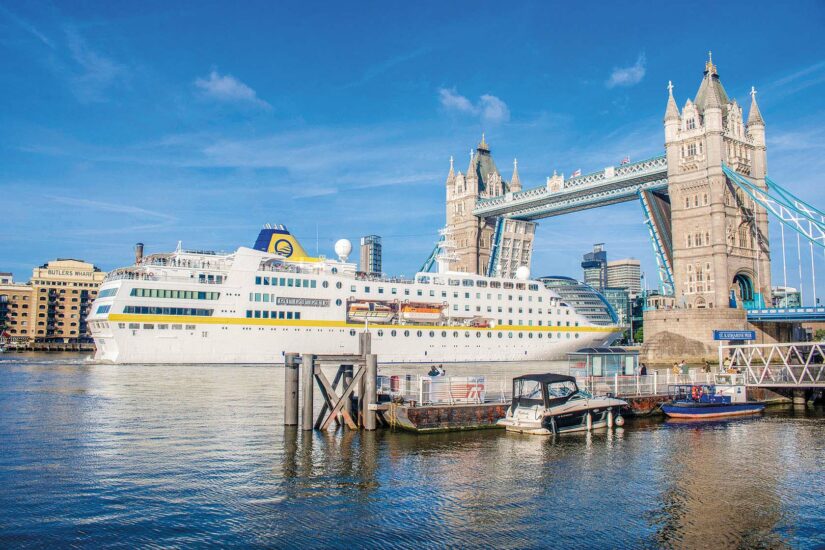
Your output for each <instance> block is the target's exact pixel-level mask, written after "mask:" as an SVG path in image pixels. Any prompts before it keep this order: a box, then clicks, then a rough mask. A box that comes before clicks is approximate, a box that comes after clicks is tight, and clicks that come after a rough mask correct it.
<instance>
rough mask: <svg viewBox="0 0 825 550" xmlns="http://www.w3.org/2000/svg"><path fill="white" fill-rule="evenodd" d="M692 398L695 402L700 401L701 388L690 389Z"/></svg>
mask: <svg viewBox="0 0 825 550" xmlns="http://www.w3.org/2000/svg"><path fill="white" fill-rule="evenodd" d="M690 396H691V397H692V398H693V400H694V401H696V400H697V399H699V388H697V387H696V386H693V387H692V388H691V389H690Z"/></svg>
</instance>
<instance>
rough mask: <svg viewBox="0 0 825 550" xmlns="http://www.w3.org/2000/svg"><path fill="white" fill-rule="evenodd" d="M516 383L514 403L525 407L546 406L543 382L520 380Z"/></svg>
mask: <svg viewBox="0 0 825 550" xmlns="http://www.w3.org/2000/svg"><path fill="white" fill-rule="evenodd" d="M514 382H515V384H514V387H513V403H515V404H517V405H525V406H534V405H543V404H544V396H543V395H542V394H541V382H538V381H536V380H518V379H517V380H515V381H514Z"/></svg>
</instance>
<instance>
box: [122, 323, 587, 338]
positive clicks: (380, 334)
mask: <svg viewBox="0 0 825 550" xmlns="http://www.w3.org/2000/svg"><path fill="white" fill-rule="evenodd" d="M117 327H118V328H119V329H125V328H126V327H127V324H126V323H118V324H117ZM185 327H186V330H195V325H185ZM128 328H129V330H137V329H140V328H141V324H140V323H129V324H128ZM142 328H143V329H144V330H154V329H156V328H157V330H169V329H171V330H183V329H184V325H169V324H163V323H158V324H155V323H143V326H142ZM244 330H248V328H247V327H244ZM330 332H332V331H330ZM205 334H206V333H204V335H205ZM349 334H350V336H355V335H356V334H357V332H356V331H355V330H354V329H352V330H350V331H349ZM401 334H403V336H404V337H407V338H409V337H410V336H411V335H412V334H411V332H410V331H409V330H405V331H403V333H401ZM424 334H425V333H424V332H423V331H421V330H419V331H416V333H415V336H416V337H417V338H421V337H423V336H424ZM428 334H429V337H430V338H435V337H436V334H437V333H436V332H435V331H433V330H431V331H430V332H429V333H428ZM448 334H449V332H447V331H446V330H443V331H441V337H442V338H447V336H448ZM481 334H482V333H481V332H476V333H475V336H476V338H481ZM486 334H487V338H492V337H493V334H494V333H493V332H487V333H486ZM495 334H496V336H497V337H498V338H504V334H505V333H504V332H496V333H495ZM506 334H507V338H524V334H525V333H524V332H518V333H513V332H507V333H506ZM514 334H515V335H514ZM571 334H572V336H571ZM377 335H378V337H379V338H382V337H383V336H384V331H383V330H379V331H377ZM398 335H399V331H396V330H391V331H390V332H389V336H391V337H395V336H398ZM452 337H453V338H458V337H459V332H458V331H453V333H452ZM464 337H465V338H470V337H471V332H470V331H464ZM564 337H565V338H567V339H568V340H569V339H570V338H579V333H578V332H576V333H570V332H567V333H565V336H564ZM527 338H528V339H532V338H534V336H533V333H532V332H528V333H527ZM535 338H538V339H542V338H544V334H543V333H541V332H539V333H537V334H536V335H535ZM552 338H553V334H552V333H551V334H548V335H547V339H548V340H551V339H552ZM560 338H562V335H561V333H560V332H558V333H556V339H560Z"/></svg>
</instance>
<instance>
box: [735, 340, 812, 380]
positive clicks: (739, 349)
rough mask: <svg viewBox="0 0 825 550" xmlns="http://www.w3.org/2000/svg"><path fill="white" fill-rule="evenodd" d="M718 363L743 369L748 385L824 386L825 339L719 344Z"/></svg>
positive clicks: (741, 370)
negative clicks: (824, 341) (773, 342)
mask: <svg viewBox="0 0 825 550" xmlns="http://www.w3.org/2000/svg"><path fill="white" fill-rule="evenodd" d="M719 364H720V365H725V366H727V365H729V366H730V368H732V369H735V370H738V371H740V372H742V374H743V375H744V378H745V385H747V386H762V387H768V388H770V387H789V388H810V387H825V343H823V342H789V343H777V344H743V345H731V346H719Z"/></svg>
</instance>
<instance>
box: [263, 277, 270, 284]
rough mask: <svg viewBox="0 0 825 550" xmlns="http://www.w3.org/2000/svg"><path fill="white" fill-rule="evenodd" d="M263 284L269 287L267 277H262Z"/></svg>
mask: <svg viewBox="0 0 825 550" xmlns="http://www.w3.org/2000/svg"><path fill="white" fill-rule="evenodd" d="M264 284H265V285H266V286H269V277H264Z"/></svg>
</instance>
